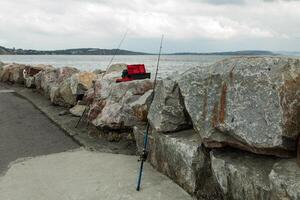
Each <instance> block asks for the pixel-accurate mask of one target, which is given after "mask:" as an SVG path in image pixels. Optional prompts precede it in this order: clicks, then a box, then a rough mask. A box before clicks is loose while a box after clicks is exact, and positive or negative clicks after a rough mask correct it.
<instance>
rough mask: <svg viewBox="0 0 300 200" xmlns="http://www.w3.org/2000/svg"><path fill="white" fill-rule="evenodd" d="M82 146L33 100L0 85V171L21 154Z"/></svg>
mask: <svg viewBox="0 0 300 200" xmlns="http://www.w3.org/2000/svg"><path fill="white" fill-rule="evenodd" d="M78 147H79V145H77V144H76V143H74V142H73V141H72V140H71V139H70V138H69V137H68V136H66V135H65V134H64V132H62V131H61V130H60V129H59V128H58V127H57V126H55V125H54V124H53V123H51V121H50V120H49V119H48V118H47V117H45V115H43V114H42V113H41V112H40V111H39V110H37V109H36V108H35V107H34V106H33V105H32V104H30V103H29V102H28V101H26V100H25V99H23V98H21V97H20V96H18V95H17V94H16V93H14V92H13V91H11V90H1V88H0V174H1V173H3V172H4V171H5V170H6V169H7V167H8V165H9V163H10V162H12V161H14V160H16V159H18V158H23V157H33V156H38V155H46V154H51V153H58V152H63V151H67V150H70V149H75V148H78Z"/></svg>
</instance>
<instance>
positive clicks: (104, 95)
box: [88, 73, 153, 129]
mask: <svg viewBox="0 0 300 200" xmlns="http://www.w3.org/2000/svg"><path fill="white" fill-rule="evenodd" d="M116 78H117V76H116V74H114V73H111V74H107V75H105V77H102V78H100V79H98V80H97V81H96V83H95V88H93V92H92V94H91V92H90V91H89V92H88V94H90V95H91V96H93V98H94V99H93V100H92V105H91V109H90V112H89V120H90V121H91V122H92V124H94V125H95V126H96V127H101V128H108V129H127V128H132V127H133V126H134V125H135V124H136V123H139V119H138V118H137V117H136V116H135V115H134V113H133V109H132V107H131V106H130V105H131V104H132V103H133V102H134V101H136V100H138V99H139V97H140V96H142V95H143V94H145V93H146V92H147V91H148V90H151V89H152V88H153V82H152V81H151V80H137V81H130V82H123V83H116V82H115V79H116ZM91 98H92V97H91Z"/></svg>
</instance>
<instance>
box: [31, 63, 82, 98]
mask: <svg viewBox="0 0 300 200" xmlns="http://www.w3.org/2000/svg"><path fill="white" fill-rule="evenodd" d="M78 72H79V70H78V69H76V68H72V67H62V68H46V69H45V70H43V71H42V72H39V73H38V74H36V75H35V79H36V83H35V84H36V86H37V88H40V89H41V90H42V92H43V93H44V94H45V95H46V96H49V95H50V91H51V87H58V86H59V85H60V84H61V83H62V82H64V81H65V80H66V79H68V78H69V77H71V76H72V75H73V74H75V73H78ZM67 83H68V84H69V83H70V80H68V81H67ZM69 85H70V84H69Z"/></svg>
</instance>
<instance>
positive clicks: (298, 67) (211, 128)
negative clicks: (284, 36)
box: [178, 57, 300, 157]
mask: <svg viewBox="0 0 300 200" xmlns="http://www.w3.org/2000/svg"><path fill="white" fill-rule="evenodd" d="M178 85H179V88H180V91H181V94H182V96H183V98H184V104H185V108H186V110H187V112H188V113H189V115H190V117H191V120H192V122H193V125H194V128H195V129H196V130H197V131H198V133H199V134H200V136H201V138H202V140H203V143H204V145H205V146H206V147H210V148H218V147H224V146H228V145H229V146H232V147H236V148H240V149H244V150H247V151H252V152H254V153H258V154H270V155H277V156H283V157H285V156H291V155H293V154H294V151H295V150H296V138H297V136H298V134H299V129H298V127H299V126H298V125H299V123H300V118H299V110H300V109H299V108H300V87H299V85H300V60H299V59H291V58H281V57H238V58H230V59H225V60H222V61H220V62H217V63H215V64H213V65H211V66H209V67H207V68H194V69H192V70H189V71H187V72H186V73H184V74H183V76H182V77H181V78H180V80H179V81H178Z"/></svg>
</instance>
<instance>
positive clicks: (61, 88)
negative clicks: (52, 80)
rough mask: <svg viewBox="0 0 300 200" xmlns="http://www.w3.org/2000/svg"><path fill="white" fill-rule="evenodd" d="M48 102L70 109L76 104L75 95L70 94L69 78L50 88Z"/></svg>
mask: <svg viewBox="0 0 300 200" xmlns="http://www.w3.org/2000/svg"><path fill="white" fill-rule="evenodd" d="M50 100H51V102H52V103H53V104H54V105H59V106H64V107H71V106H74V105H75V104H76V95H74V94H73V93H72V90H71V79H70V78H67V79H65V80H64V81H63V82H61V83H60V84H59V85H53V86H52V87H51V88H50Z"/></svg>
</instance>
